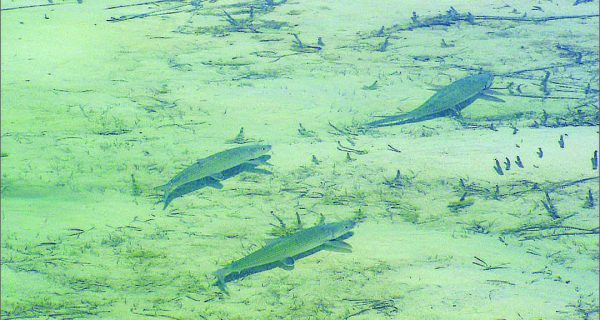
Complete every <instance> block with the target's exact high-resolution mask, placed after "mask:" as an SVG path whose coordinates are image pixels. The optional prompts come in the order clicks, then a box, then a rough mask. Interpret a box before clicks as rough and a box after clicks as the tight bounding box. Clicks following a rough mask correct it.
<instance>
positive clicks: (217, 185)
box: [207, 180, 223, 189]
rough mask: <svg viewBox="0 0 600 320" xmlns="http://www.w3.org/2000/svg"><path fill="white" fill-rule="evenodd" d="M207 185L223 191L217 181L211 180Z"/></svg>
mask: <svg viewBox="0 0 600 320" xmlns="http://www.w3.org/2000/svg"><path fill="white" fill-rule="evenodd" d="M207 185H208V186H209V187H211V188H215V189H223V184H222V183H221V182H219V181H218V180H212V181H210V182H209V183H208V184H207Z"/></svg>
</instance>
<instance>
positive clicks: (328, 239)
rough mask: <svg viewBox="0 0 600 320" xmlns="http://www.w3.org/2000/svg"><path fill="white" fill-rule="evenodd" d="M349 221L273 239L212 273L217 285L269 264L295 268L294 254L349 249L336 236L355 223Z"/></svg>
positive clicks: (348, 230) (322, 225)
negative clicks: (226, 279) (315, 250)
mask: <svg viewBox="0 0 600 320" xmlns="http://www.w3.org/2000/svg"><path fill="white" fill-rule="evenodd" d="M355 224H356V223H355V222H354V221H352V220H343V221H339V222H333V223H327V224H321V225H317V226H314V227H311V228H307V229H303V230H300V231H298V232H296V233H294V234H292V235H289V236H285V237H281V238H277V239H273V240H271V241H269V242H268V243H267V244H266V245H265V246H264V247H262V248H261V249H258V250H257V251H254V252H253V253H251V254H249V255H247V256H245V257H243V258H241V259H239V260H236V261H234V262H232V263H230V264H229V265H227V266H225V267H224V268H222V269H219V270H218V271H217V272H215V276H216V277H217V280H218V281H217V285H218V286H219V288H221V290H223V291H226V287H225V277H227V276H228V275H230V274H236V273H240V272H242V271H244V270H247V269H250V268H254V267H259V266H263V265H267V264H271V263H279V266H280V267H281V268H284V269H287V270H290V269H293V268H294V257H295V256H298V255H300V254H302V253H305V252H307V251H310V250H313V249H316V248H319V247H322V248H323V249H325V250H333V251H341V252H351V251H352V246H350V245H349V244H348V243H346V242H344V241H342V240H340V239H338V238H340V237H342V236H344V235H346V234H348V233H349V232H351V231H350V230H352V228H354V226H355Z"/></svg>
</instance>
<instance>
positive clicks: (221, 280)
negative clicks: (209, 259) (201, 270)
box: [214, 269, 229, 294]
mask: <svg viewBox="0 0 600 320" xmlns="http://www.w3.org/2000/svg"><path fill="white" fill-rule="evenodd" d="M214 275H215V277H217V282H216V283H215V285H216V286H217V287H219V289H221V291H223V293H226V294H229V292H228V291H227V285H225V277H226V276H227V271H226V270H225V269H219V270H217V271H216V272H215V273H214Z"/></svg>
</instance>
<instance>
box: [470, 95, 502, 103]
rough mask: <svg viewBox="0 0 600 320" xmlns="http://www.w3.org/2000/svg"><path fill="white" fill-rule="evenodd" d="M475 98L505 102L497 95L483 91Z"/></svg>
mask: <svg viewBox="0 0 600 320" xmlns="http://www.w3.org/2000/svg"><path fill="white" fill-rule="evenodd" d="M477 98H478V99H483V100H487V101H493V102H506V101H504V100H502V99H500V98H498V97H494V96H491V95H489V94H485V93H482V94H480V95H479V97H477Z"/></svg>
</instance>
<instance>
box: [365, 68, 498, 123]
mask: <svg viewBox="0 0 600 320" xmlns="http://www.w3.org/2000/svg"><path fill="white" fill-rule="evenodd" d="M493 80H494V76H493V75H492V74H491V73H480V74H476V75H471V76H467V77H465V78H462V79H459V80H456V81H454V82H452V83H451V84H449V85H447V86H445V87H443V88H441V89H440V90H439V91H438V92H436V93H435V94H434V95H433V96H431V98H429V99H428V100H427V101H425V103H423V104H422V105H421V106H420V107H418V108H416V109H414V110H411V111H409V112H406V113H403V114H398V115H392V116H387V117H383V118H382V119H379V120H376V121H372V122H369V123H367V124H366V126H367V127H372V128H373V127H385V126H394V125H399V124H404V123H411V122H419V121H423V120H429V119H433V118H436V117H440V116H444V115H447V114H449V113H458V112H459V111H460V110H462V109H464V108H465V107H467V106H468V105H470V104H471V103H473V102H474V101H475V100H477V99H478V98H483V99H488V100H492V101H496V102H503V100H501V99H499V98H496V97H493V96H491V95H488V94H486V91H488V90H489V88H490V87H491V86H492V81H493Z"/></svg>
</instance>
